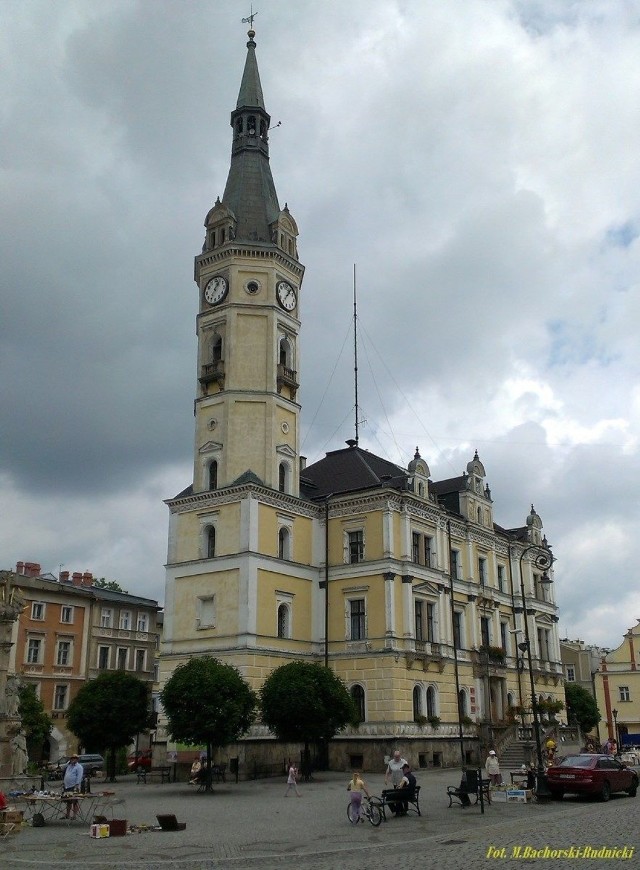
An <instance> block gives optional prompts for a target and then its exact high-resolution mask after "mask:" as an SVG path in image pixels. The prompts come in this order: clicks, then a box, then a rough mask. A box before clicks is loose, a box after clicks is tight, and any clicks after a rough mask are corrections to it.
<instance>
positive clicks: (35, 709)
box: [18, 683, 53, 761]
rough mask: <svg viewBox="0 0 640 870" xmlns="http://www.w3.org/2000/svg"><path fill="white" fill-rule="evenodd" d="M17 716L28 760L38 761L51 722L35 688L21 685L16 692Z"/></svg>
mask: <svg viewBox="0 0 640 870" xmlns="http://www.w3.org/2000/svg"><path fill="white" fill-rule="evenodd" d="M18 699H19V700H18V716H20V719H21V721H22V731H23V732H24V736H25V739H26V741H27V752H28V754H29V758H31V759H35V760H37V761H40V760H41V758H42V744H43V743H44V741H45V740H46V739H47V737H48V736H49V734H51V729H52V728H53V722H52V721H51V717H50V716H48V715H47V713H46V711H45V709H44V704H43V703H42V701H41V700H40V698H39V697H38V696H37V695H36V688H35V686H32V685H31V684H29V683H27V684H23V685H22V686H20V689H19V690H18Z"/></svg>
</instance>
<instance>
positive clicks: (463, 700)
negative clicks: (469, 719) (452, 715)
mask: <svg viewBox="0 0 640 870" xmlns="http://www.w3.org/2000/svg"><path fill="white" fill-rule="evenodd" d="M458 715H459V716H468V715H469V713H468V710H467V693H466V692H465V690H464V689H460V691H459V692H458Z"/></svg>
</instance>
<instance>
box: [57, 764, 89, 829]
mask: <svg viewBox="0 0 640 870" xmlns="http://www.w3.org/2000/svg"><path fill="white" fill-rule="evenodd" d="M83 777H84V768H83V767H82V765H81V764H80V762H79V761H78V755H77V754H76V753H74V754H73V755H71V756H69V763H68V764H67V766H66V767H65V769H64V778H63V780H62V797H63V799H64V797H65V795H67V800H66V803H67V816H66V817H67V818H68V819H70V818H73V819H75V818H76V816H77V815H78V812H79V811H80V804H79V803H78V800H77V798H73V799H71V798H69V797H68V795H70V794H74V795H76V794H78V792H79V791H80V787H81V785H82V780H83Z"/></svg>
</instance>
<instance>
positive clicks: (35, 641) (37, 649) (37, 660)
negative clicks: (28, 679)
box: [27, 637, 44, 665]
mask: <svg viewBox="0 0 640 870" xmlns="http://www.w3.org/2000/svg"><path fill="white" fill-rule="evenodd" d="M43 650H44V641H43V639H42V638H41V637H30V638H29V640H28V642H27V663H28V664H30V665H40V664H42V654H43Z"/></svg>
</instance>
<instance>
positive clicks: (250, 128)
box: [247, 115, 256, 136]
mask: <svg viewBox="0 0 640 870" xmlns="http://www.w3.org/2000/svg"><path fill="white" fill-rule="evenodd" d="M247 133H248V134H249V135H250V136H255V135H256V119H255V116H254V115H249V118H248V119H247Z"/></svg>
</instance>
